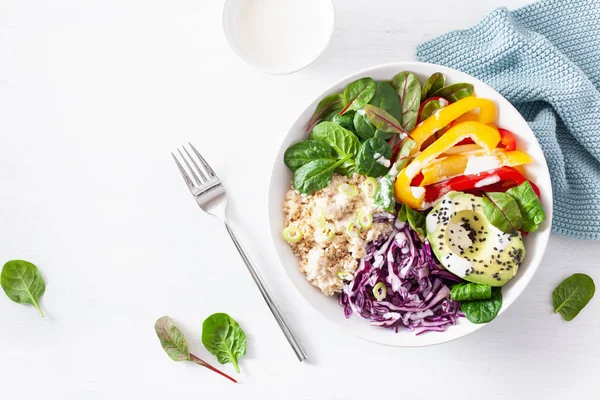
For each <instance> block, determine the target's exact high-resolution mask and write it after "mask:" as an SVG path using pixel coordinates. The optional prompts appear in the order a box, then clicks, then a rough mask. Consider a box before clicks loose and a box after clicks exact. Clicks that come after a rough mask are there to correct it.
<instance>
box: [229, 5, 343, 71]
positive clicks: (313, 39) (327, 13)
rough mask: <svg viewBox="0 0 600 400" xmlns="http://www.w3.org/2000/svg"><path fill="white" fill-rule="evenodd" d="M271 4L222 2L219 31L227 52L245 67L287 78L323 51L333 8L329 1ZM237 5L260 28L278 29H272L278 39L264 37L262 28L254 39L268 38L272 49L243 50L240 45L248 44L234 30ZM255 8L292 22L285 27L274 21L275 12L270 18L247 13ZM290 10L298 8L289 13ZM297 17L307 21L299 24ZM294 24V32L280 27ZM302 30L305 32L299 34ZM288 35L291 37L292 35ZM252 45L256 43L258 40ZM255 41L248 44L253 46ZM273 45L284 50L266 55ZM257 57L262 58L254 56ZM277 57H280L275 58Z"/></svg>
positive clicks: (329, 29) (268, 36) (326, 43)
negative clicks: (257, 21)
mask: <svg viewBox="0 0 600 400" xmlns="http://www.w3.org/2000/svg"><path fill="white" fill-rule="evenodd" d="M269 1H273V3H271V4H269ZM274 1H275V0H226V1H225V5H224V7H223V31H224V33H225V36H226V38H227V42H228V43H229V46H230V47H231V49H232V50H233V51H234V52H235V53H236V54H237V56H238V57H240V58H241V59H242V60H243V61H245V62H246V63H247V64H249V65H251V66H253V67H255V68H257V69H258V70H260V71H262V72H266V73H268V74H290V73H292V72H296V71H299V70H301V69H303V68H305V67H307V66H309V65H310V64H312V63H313V62H314V61H315V60H316V59H317V58H319V56H320V55H321V54H322V53H323V51H325V49H326V48H327V45H328V44H329V41H330V39H331V36H332V35H333V30H334V27H335V7H334V5H333V0H311V1H308V2H307V1H300V0H292V1H289V0H277V2H276V3H275V2H274ZM242 3H244V4H242ZM240 5H243V6H245V7H247V9H248V10H249V11H252V13H253V15H259V14H260V17H257V18H260V19H261V22H262V23H263V24H262V25H261V26H264V25H268V24H269V23H273V24H279V25H280V26H279V27H277V29H275V31H279V32H281V34H280V35H272V34H268V33H269V32H268V31H267V30H266V29H265V28H263V29H261V31H260V32H259V35H257V38H270V39H269V40H270V41H271V44H272V46H265V45H264V44H262V45H261V46H259V47H256V48H255V49H253V50H250V49H248V48H245V46H244V43H245V42H248V40H246V39H247V38H243V37H241V35H240V32H239V30H238V26H237V21H238V12H239V10H240ZM259 6H260V7H263V9H267V10H274V9H277V10H279V11H281V12H284V13H287V14H294V15H295V19H293V20H290V21H289V23H288V24H287V25H286V24H285V21H283V20H282V19H281V18H277V16H276V14H275V12H273V14H272V15H267V14H265V13H258V12H256V11H255V10H256V8H255V9H254V10H252V9H251V8H252V7H259ZM293 7H301V8H300V9H293ZM301 15H304V16H305V17H309V21H307V22H306V23H303V21H302V18H301ZM294 24H296V28H297V29H287V30H286V29H285V28H284V27H283V26H287V27H292V28H293V27H294ZM304 28H306V29H307V31H305V32H302V29H304ZM292 33H294V34H293V35H292ZM290 35H292V36H290ZM250 36H251V35H249V37H250ZM255 41H256V43H259V41H258V40H255ZM255 41H250V42H252V43H254V42H255ZM275 43H277V45H278V46H280V47H281V46H283V45H285V49H281V50H280V51H279V53H277V50H275V51H274V52H273V53H271V54H270V55H269V52H272V51H273V49H274V48H275V49H277V46H275ZM311 44H312V45H311ZM286 49H287V50H289V52H288V54H287V56H286V57H283V55H284V51H285V50H286ZM259 54H260V55H262V56H264V57H261V56H258V55H259ZM267 55H269V57H267ZM279 55H281V56H282V57H278V56H279ZM277 59H279V60H280V61H281V60H283V59H285V64H279V65H277V63H275V61H276V60H277Z"/></svg>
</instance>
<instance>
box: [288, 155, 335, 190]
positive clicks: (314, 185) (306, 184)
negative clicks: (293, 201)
mask: <svg viewBox="0 0 600 400" xmlns="http://www.w3.org/2000/svg"><path fill="white" fill-rule="evenodd" d="M346 160H347V158H342V159H341V160H338V161H335V160H314V161H311V162H309V163H308V164H304V165H303V166H301V167H300V168H298V169H297V170H296V171H294V178H293V180H292V184H293V186H294V189H296V190H297V191H299V192H300V193H306V194H312V193H314V192H316V191H317V190H320V189H323V188H324V187H326V186H327V185H329V182H331V179H332V178H333V171H335V169H336V168H338V167H340V166H342V164H344V162H346Z"/></svg>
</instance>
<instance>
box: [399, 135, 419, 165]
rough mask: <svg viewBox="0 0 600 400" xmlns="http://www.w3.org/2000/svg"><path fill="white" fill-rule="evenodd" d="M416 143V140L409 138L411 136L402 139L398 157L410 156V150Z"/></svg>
mask: <svg viewBox="0 0 600 400" xmlns="http://www.w3.org/2000/svg"><path fill="white" fill-rule="evenodd" d="M416 145H417V142H415V141H414V140H413V139H411V138H406V139H404V142H402V147H400V153H398V158H400V159H404V158H408V156H410V152H411V151H413V149H414V148H415V146H416ZM407 161H408V160H407ZM405 166H406V164H405V165H404V166H402V168H404V167H405Z"/></svg>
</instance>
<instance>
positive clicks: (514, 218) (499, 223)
mask: <svg viewBox="0 0 600 400" xmlns="http://www.w3.org/2000/svg"><path fill="white" fill-rule="evenodd" d="M482 200H483V206H482V207H483V213H484V214H485V217H486V218H487V219H488V221H490V223H491V224H492V225H494V226H495V227H496V228H498V229H500V230H501V231H502V232H506V233H513V232H516V231H518V230H519V229H521V226H522V225H523V216H522V215H521V211H520V210H519V205H518V204H517V202H516V201H515V199H513V198H512V197H511V196H509V195H508V194H506V193H500V192H498V193H484V194H483V199H482Z"/></svg>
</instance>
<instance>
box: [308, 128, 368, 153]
mask: <svg viewBox="0 0 600 400" xmlns="http://www.w3.org/2000/svg"><path fill="white" fill-rule="evenodd" d="M310 138H311V139H312V140H322V141H324V142H326V143H328V144H329V145H330V146H331V147H332V148H333V150H334V151H335V154H336V155H337V158H338V159H340V158H346V157H348V156H351V157H354V156H356V154H357V153H358V148H359V146H360V143H359V141H358V138H357V137H356V135H355V134H354V133H352V132H351V131H349V130H347V129H344V128H342V127H341V126H339V125H338V124H336V123H333V122H330V121H325V122H321V123H320V124H319V125H317V126H315V127H314V128H313V130H312V133H311V135H310Z"/></svg>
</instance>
